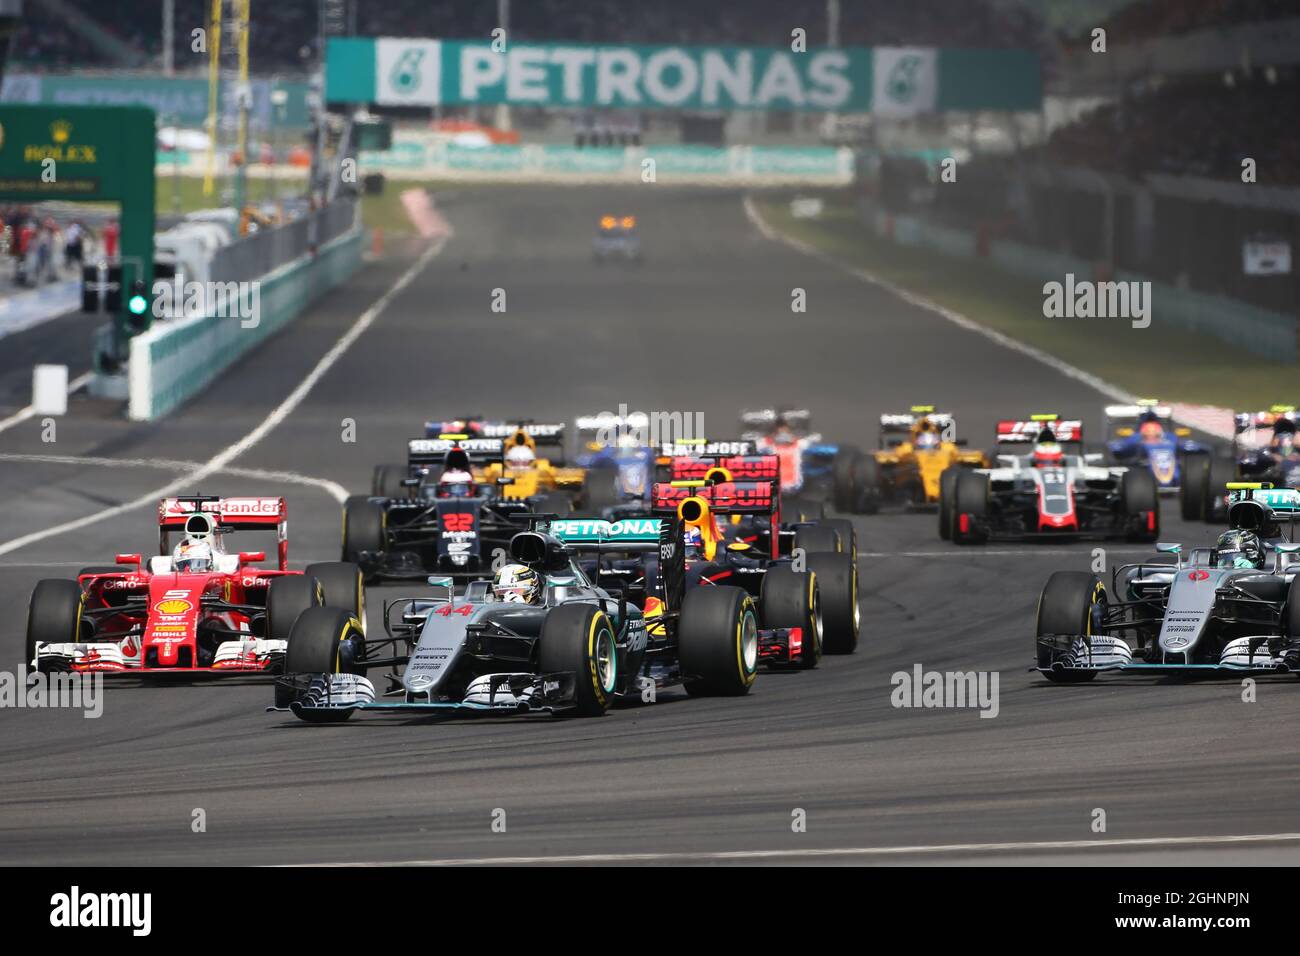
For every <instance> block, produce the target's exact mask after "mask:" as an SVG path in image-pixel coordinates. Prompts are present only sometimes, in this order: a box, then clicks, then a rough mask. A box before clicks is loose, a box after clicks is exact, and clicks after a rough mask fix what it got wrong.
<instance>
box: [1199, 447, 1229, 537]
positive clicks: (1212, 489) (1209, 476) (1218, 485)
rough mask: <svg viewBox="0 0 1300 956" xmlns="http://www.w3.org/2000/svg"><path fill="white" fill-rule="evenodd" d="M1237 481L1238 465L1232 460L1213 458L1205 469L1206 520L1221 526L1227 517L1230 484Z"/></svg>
mask: <svg viewBox="0 0 1300 956" xmlns="http://www.w3.org/2000/svg"><path fill="white" fill-rule="evenodd" d="M1236 480H1237V463H1236V462H1235V461H1233V460H1232V459H1231V458H1211V459H1210V462H1209V464H1208V465H1207V466H1206V469H1205V499H1204V500H1205V512H1204V516H1205V520H1206V522H1207V523H1208V524H1219V523H1220V522H1221V521H1223V520H1224V519H1225V518H1226V517H1227V512H1228V506H1227V505H1226V504H1225V503H1224V500H1223V499H1224V497H1225V496H1226V495H1227V494H1228V488H1227V485H1228V482H1230V481H1236Z"/></svg>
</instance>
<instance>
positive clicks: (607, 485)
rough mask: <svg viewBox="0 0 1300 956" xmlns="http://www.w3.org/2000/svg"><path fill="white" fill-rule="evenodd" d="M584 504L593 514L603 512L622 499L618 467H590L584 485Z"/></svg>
mask: <svg viewBox="0 0 1300 956" xmlns="http://www.w3.org/2000/svg"><path fill="white" fill-rule="evenodd" d="M582 496H583V506H584V509H583V510H585V511H587V512H589V513H590V514H593V515H600V514H602V513H603V512H604V511H605V509H606V508H612V507H614V506H615V505H616V504H618V503H619V502H620V500H621V498H620V496H619V493H618V469H617V468H607V467H606V468H590V469H588V470H587V477H586V479H585V480H584V481H583V485H582Z"/></svg>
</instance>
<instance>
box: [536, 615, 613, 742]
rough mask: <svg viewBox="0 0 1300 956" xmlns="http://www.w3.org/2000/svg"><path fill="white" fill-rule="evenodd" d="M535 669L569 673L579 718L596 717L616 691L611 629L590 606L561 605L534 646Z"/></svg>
mask: <svg viewBox="0 0 1300 956" xmlns="http://www.w3.org/2000/svg"><path fill="white" fill-rule="evenodd" d="M537 669H538V671H539V672H540V673H543V674H552V673H572V674H573V693H574V701H575V704H576V707H575V709H574V710H573V711H572V713H574V714H576V715H577V716H579V717H599V716H601V715H602V714H604V713H605V711H606V710H608V709H609V703H610V700H612V699H613V696H614V691H615V690H616V689H617V687H618V655H617V653H616V650H615V647H614V625H613V624H612V623H610V620H609V617H608V616H606V614H605V612H604V611H602V610H601V609H600V608H598V607H597V606H596V605H594V604H561V605H560V606H559V607H557V608H555V609H554V610H552V611H551V612H550V613H549V614H547V615H546V620H545V621H544V622H543V623H542V635H541V637H540V638H538V643H537Z"/></svg>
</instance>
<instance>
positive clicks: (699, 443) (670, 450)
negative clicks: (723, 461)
mask: <svg viewBox="0 0 1300 956" xmlns="http://www.w3.org/2000/svg"><path fill="white" fill-rule="evenodd" d="M756 450H757V446H756V444H755V443H754V442H753V441H750V440H749V439H747V438H740V439H737V440H735V441H705V440H704V439H703V438H694V439H691V438H684V439H682V440H681V441H666V442H663V443H662V444H660V446H659V449H658V451H659V457H660V458H720V457H738V456H744V455H753V454H754V452H755V451H756Z"/></svg>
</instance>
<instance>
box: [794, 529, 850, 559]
mask: <svg viewBox="0 0 1300 956" xmlns="http://www.w3.org/2000/svg"><path fill="white" fill-rule="evenodd" d="M794 546H795V547H796V548H803V550H804V553H805V554H812V553H813V552H814V551H843V550H844V549H845V548H846V547H847V543H846V542H842V541H841V540H840V536H839V534H838V533H837V532H836V530H835V529H834V528H832V527H830V526H829V525H827V524H826V522H825V521H819V522H817V523H816V524H806V525H802V526H800V527H798V528H796V529H795V532H794Z"/></svg>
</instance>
